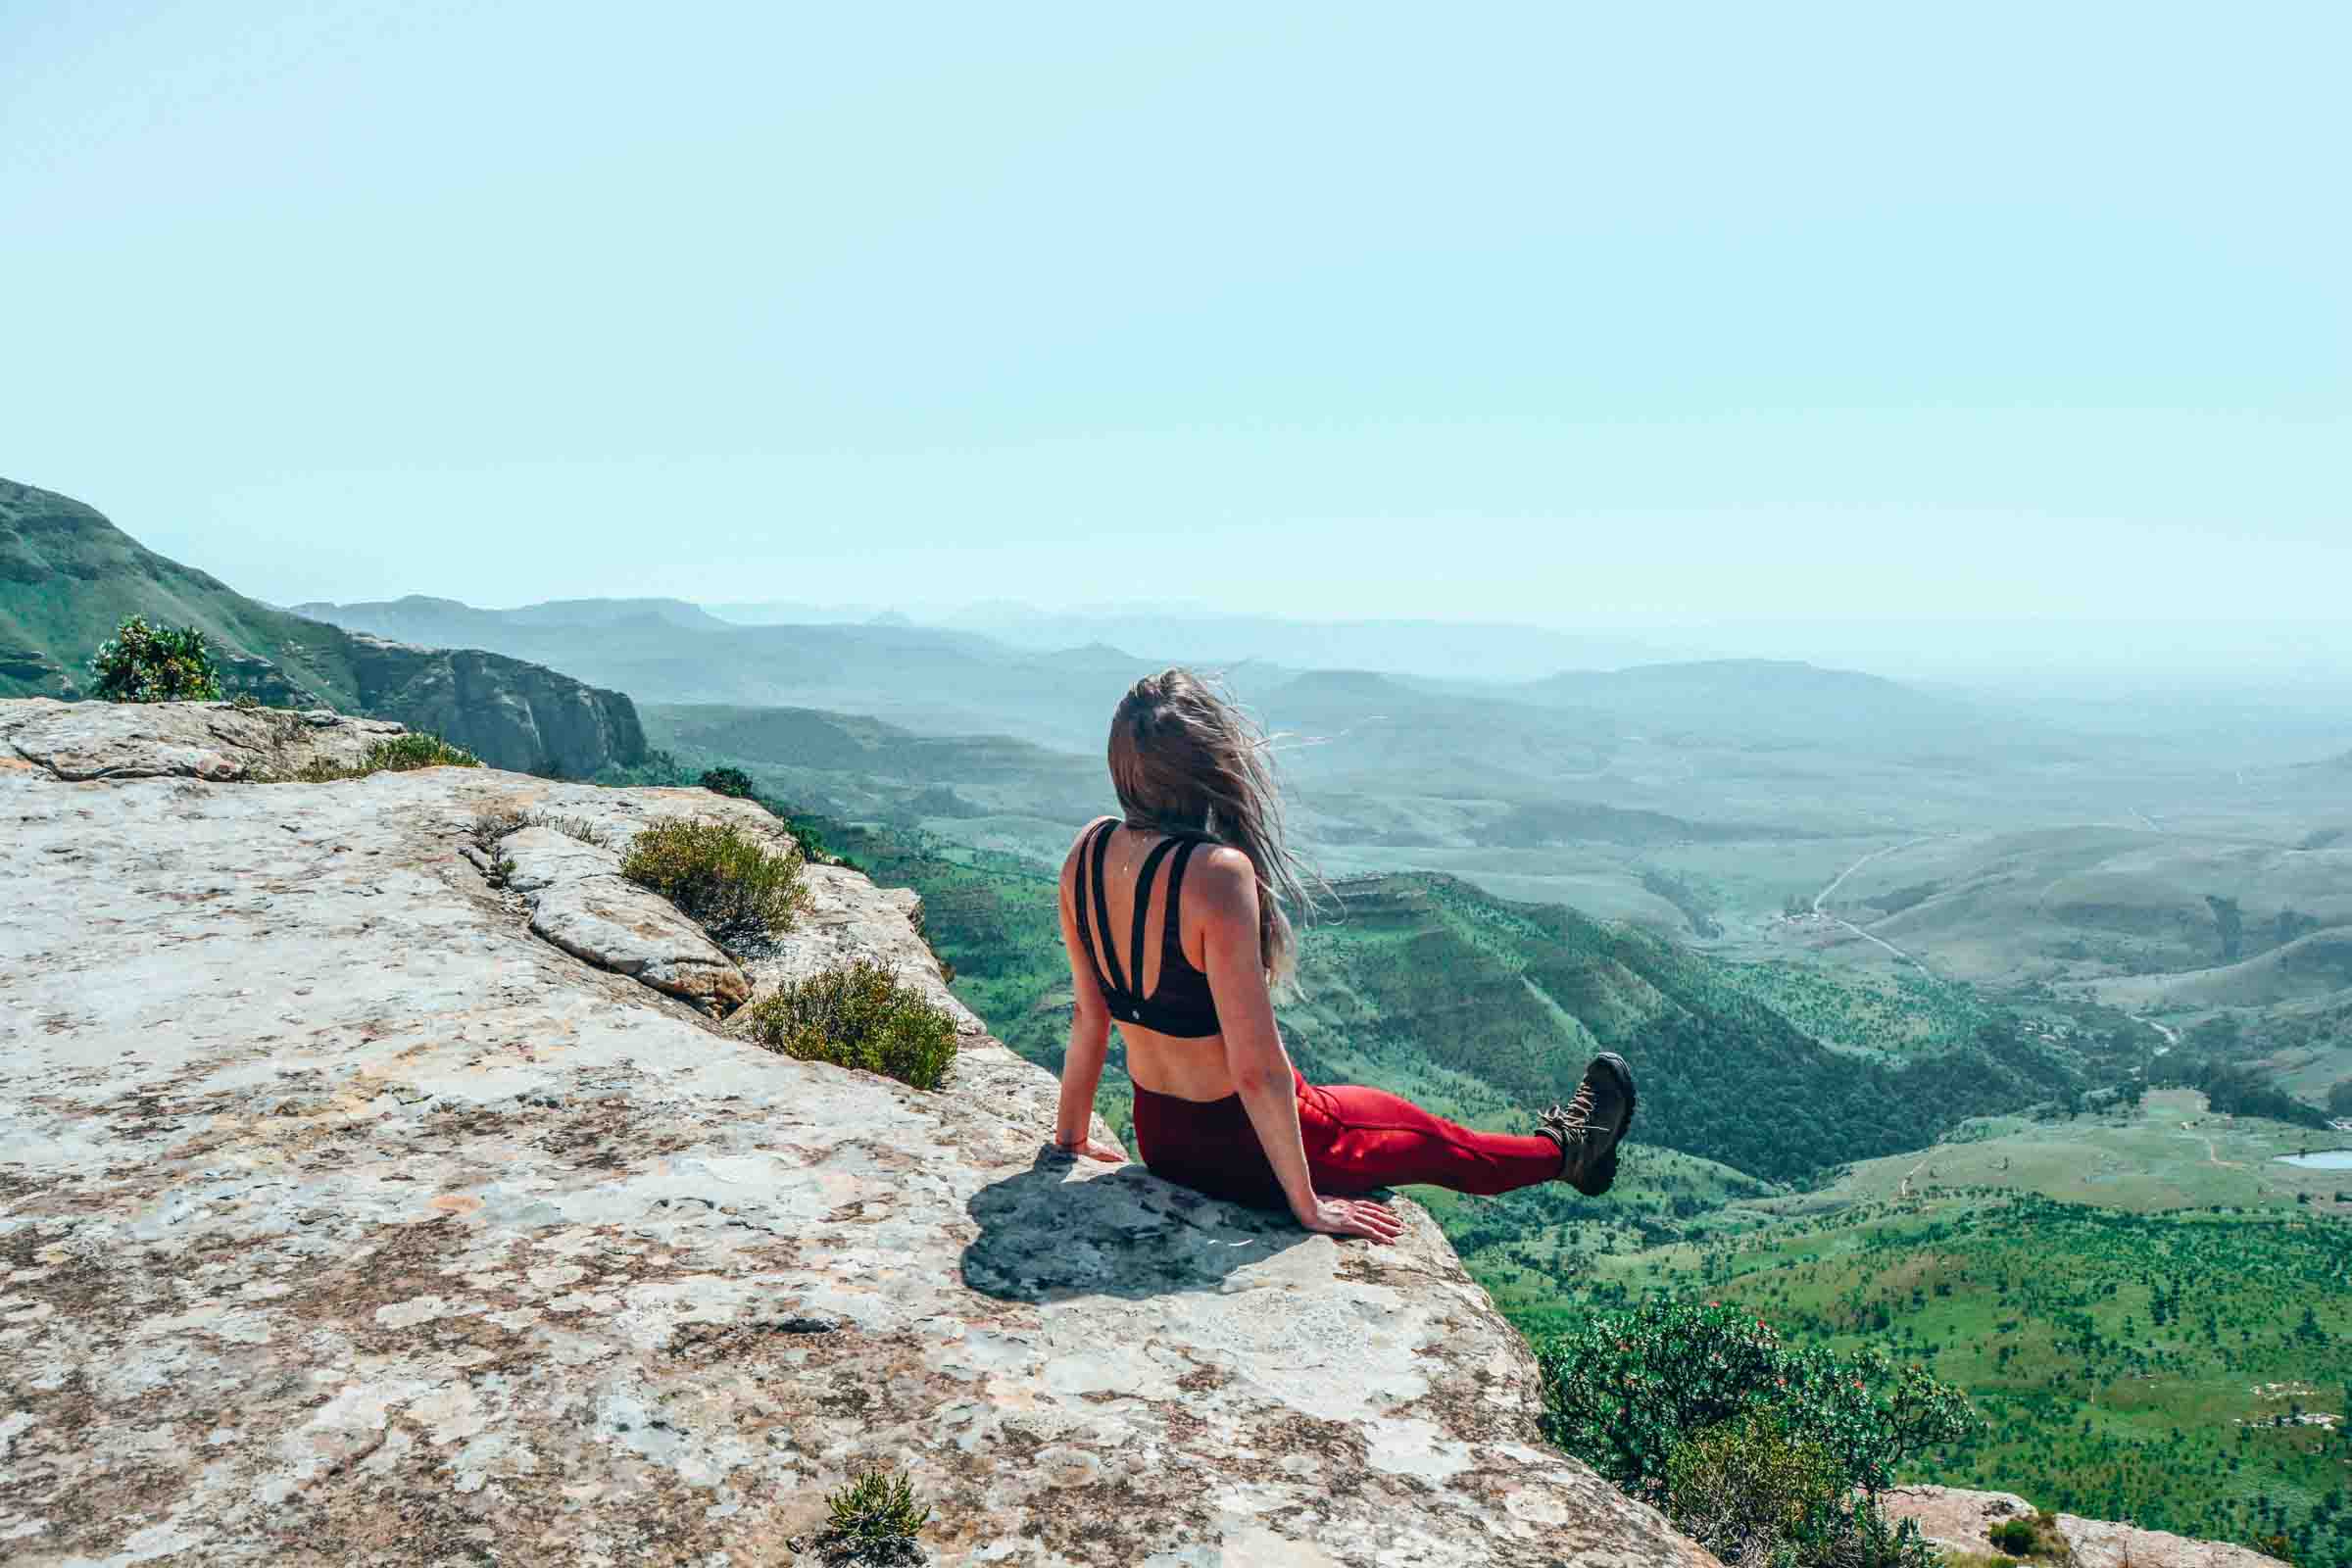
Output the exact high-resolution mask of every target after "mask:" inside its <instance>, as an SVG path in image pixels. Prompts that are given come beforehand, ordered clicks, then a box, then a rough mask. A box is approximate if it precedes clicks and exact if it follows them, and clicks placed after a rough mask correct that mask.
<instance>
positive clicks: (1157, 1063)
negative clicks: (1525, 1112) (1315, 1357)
mask: <svg viewBox="0 0 2352 1568" xmlns="http://www.w3.org/2000/svg"><path fill="white" fill-rule="evenodd" d="M1110 777H1111V783H1112V785H1113V786H1114V787H1115V788H1116V789H1117V791H1118V797H1119V804H1120V806H1121V807H1122V808H1124V809H1125V816H1124V818H1123V819H1121V818H1117V817H1103V818H1101V819H1099V820H1097V821H1095V822H1093V823H1090V824H1089V825H1088V826H1087V828H1086V830H1085V831H1084V832H1083V833H1081V834H1080V835H1079V836H1078V841H1077V842H1076V843H1075V844H1073V845H1072V846H1071V847H1070V853H1069V858H1067V859H1066V860H1065V861H1064V862H1063V864H1062V868H1061V937H1062V943H1063V945H1064V946H1065V947H1067V948H1068V950H1069V956H1070V974H1071V978H1072V980H1073V981H1074V982H1075V985H1076V992H1077V1011H1076V1015H1075V1017H1074V1018H1073V1019H1072V1021H1071V1024H1070V1049H1069V1054H1068V1057H1067V1059H1066V1060H1065V1061H1064V1063H1063V1066H1062V1073H1061V1109H1060V1114H1059V1117H1058V1120H1057V1121H1056V1123H1055V1131H1054V1142H1055V1144H1056V1145H1057V1147H1059V1148H1060V1149H1062V1150H1063V1151H1064V1152H1069V1153H1074V1154H1083V1155H1086V1156H1088V1157H1090V1158H1094V1159H1103V1160H1124V1159H1125V1158H1126V1157H1127V1156H1126V1154H1125V1153H1124V1152H1121V1151H1120V1149H1119V1148H1118V1146H1117V1145H1115V1144H1106V1143H1103V1142H1102V1141H1100V1140H1098V1139H1095V1138H1092V1137H1090V1136H1089V1131H1088V1129H1089V1128H1090V1126H1091V1125H1092V1122H1093V1118H1094V1107H1095V1089H1096V1087H1097V1086H1098V1085H1099V1084H1100V1083H1101V1082H1102V1078H1103V1058H1104V1056H1105V1054H1107V1053H1108V1051H1109V1049H1110V1025H1111V1023H1112V1022H1113V1021H1114V1020H1115V1021H1116V1022H1117V1023H1118V1025H1119V1032H1120V1035H1121V1037H1122V1038H1123V1039H1124V1040H1125V1041H1126V1045H1127V1075H1128V1077H1129V1078H1131V1079H1132V1080H1134V1083H1135V1139H1136V1143H1137V1145H1138V1146H1139V1148H1140V1150H1141V1152H1142V1154H1143V1159H1144V1163H1145V1164H1146V1165H1147V1166H1148V1167H1150V1168H1151V1170H1152V1172H1153V1173H1154V1174H1156V1175H1159V1176H1162V1177H1165V1178H1166V1179H1167V1180H1169V1181H1172V1182H1176V1183H1179V1184H1181V1185H1183V1186H1186V1187H1191V1188H1195V1189H1197V1190H1199V1191H1201V1192H1203V1193H1207V1194H1209V1195H1210V1196H1211V1197H1215V1198H1224V1199H1230V1200H1233V1201H1236V1202H1241V1203H1248V1204H1251V1205H1253V1206H1256V1207H1261V1208H1279V1207H1282V1206H1285V1205H1287V1206H1288V1207H1289V1208H1290V1210H1291V1212H1292V1213H1293V1214H1296V1215H1297V1216H1298V1217H1299V1224H1301V1225H1303V1226H1305V1227H1306V1228H1307V1229H1309V1230H1313V1231H1325V1232H1329V1233H1330V1234H1332V1235H1335V1236H1366V1237H1370V1238H1371V1239H1372V1240H1373V1241H1376V1242H1388V1241H1392V1240H1394V1239H1395V1238H1396V1237H1397V1233H1398V1232H1399V1231H1400V1230H1401V1229H1402V1224H1401V1222H1400V1221H1399V1220H1398V1219H1397V1216H1396V1214H1395V1212H1394V1211H1393V1210H1391V1209H1390V1208H1389V1207H1388V1206H1387V1205H1385V1204H1382V1203H1376V1202H1366V1201H1360V1200H1358V1198H1357V1197H1356V1195H1360V1194H1363V1193H1368V1192H1372V1191H1375V1190H1377V1189H1380V1188H1384V1187H1393V1186H1397V1185H1401V1184H1406V1183H1414V1182H1425V1183H1428V1184H1429V1185H1431V1186H1435V1187H1449V1188H1451V1189H1453V1190H1454V1191H1455V1192H1462V1193H1487V1194H1493V1193H1507V1192H1509V1191H1511V1190H1512V1189H1513V1188H1518V1187H1529V1186H1533V1185H1535V1184H1536V1183H1538V1182H1546V1181H1553V1180H1564V1181H1567V1182H1569V1183H1571V1184H1572V1185H1574V1186H1575V1188H1576V1189H1577V1190H1578V1191H1579V1192H1582V1193H1585V1194H1588V1195H1591V1196H1595V1197H1597V1196H1598V1195H1599V1194H1601V1193H1604V1192H1606V1191H1608V1188H1609V1183H1610V1182H1611V1181H1612V1180H1614V1179H1615V1177H1616V1174H1617V1145H1618V1143H1619V1141H1620V1140H1622V1139H1623V1138H1624V1137H1625V1130H1626V1127H1627V1126H1628V1124H1630V1123H1631V1122H1632V1120H1633V1116H1634V1079H1633V1074H1632V1073H1631V1072H1630V1071H1629V1070H1628V1069H1627V1067H1626V1065H1625V1062H1624V1060H1623V1058H1621V1057H1619V1056H1617V1055H1614V1054H1602V1055H1600V1056H1597V1057H1595V1058H1594V1059H1593V1063H1592V1065H1591V1066H1589V1067H1588V1068H1586V1069H1585V1077H1584V1082H1583V1084H1582V1085H1581V1086H1580V1087H1579V1088H1578V1090H1577V1092H1576V1096H1575V1098H1574V1099H1573V1100H1572V1101H1571V1102H1570V1103H1568V1104H1567V1105H1566V1106H1565V1107H1562V1106H1559V1105H1554V1106H1552V1107H1551V1108H1550V1109H1549V1110H1547V1111H1545V1112H1544V1114H1543V1116H1542V1117H1541V1118H1540V1125H1541V1128H1542V1131H1541V1133H1540V1134H1535V1135H1516V1134H1510V1133H1489V1132H1479V1131H1477V1130H1475V1129H1473V1128H1468V1127H1462V1126H1459V1125H1457V1124H1455V1123H1453V1122H1450V1121H1446V1120H1445V1119H1444V1118H1442V1117H1439V1116H1436V1115H1433V1114H1431V1113H1430V1112H1428V1111H1426V1110H1423V1109H1422V1108H1421V1107H1420V1106H1418V1105H1415V1104H1413V1103H1411V1102H1409V1101H1406V1100H1402V1099H1399V1098H1398V1097H1397V1096H1395V1095H1392V1094H1388V1093H1385V1092H1384V1091H1382V1090H1378V1089H1363V1088H1357V1087H1354V1086H1351V1085H1348V1086H1339V1087H1333V1088H1318V1087H1316V1086H1315V1085H1313V1084H1310V1083H1308V1082H1307V1081H1306V1080H1305V1078H1303V1077H1302V1076H1300V1075H1299V1071H1298V1070H1297V1069H1296V1068H1294V1067H1293V1066H1292V1065H1291V1060H1290V1057H1289V1055H1288V1054H1286V1053H1285V1052H1284V1050H1283V1046H1282V1036H1281V1035H1280V1034H1279V1033H1278V1032H1277V1031H1276V1029H1275V1026H1274V1004H1273V999H1272V996H1271V992H1270V988H1271V986H1272V985H1273V984H1275V983H1276V982H1277V981H1279V980H1280V979H1281V978H1283V977H1285V976H1286V975H1287V974H1288V973H1289V972H1290V969H1291V967H1292V964H1293V961H1294V958H1295V956H1296V955H1295V947H1296V939H1295V938H1294V936H1293V934H1292V930H1291V924H1290V921H1289V920H1288V919H1286V918H1285V917H1284V914H1283V910H1282V906H1283V905H1284V903H1286V902H1288V903H1291V904H1294V905H1298V906H1299V907H1302V908H1303V907H1305V906H1306V904H1307V900H1306V895H1305V891H1304V889H1303V888H1302V887H1301V885H1300V881H1299V870H1300V868H1299V862H1298V860H1297V858H1295V857H1294V856H1293V855H1292V853H1291V851H1290V850H1289V848H1288V846H1287V845H1286V844H1285V842H1284V835H1283V824H1282V803H1281V800H1280V797H1279V795H1278V793H1277V791H1276V789H1275V786H1274V775H1273V770H1272V768H1271V766H1270V765H1269V763H1268V760H1267V757H1266V740H1265V737H1264V736H1263V734H1261V733H1260V732H1259V731H1258V730H1257V729H1256V728H1255V727H1254V726H1253V725H1251V724H1250V722H1249V720H1247V719H1246V718H1245V717H1244V716H1243V715H1242V714H1241V712H1240V711H1237V710H1236V709H1235V708H1234V707H1233V705H1232V704H1231V703H1229V702H1226V701H1224V700H1223V699H1222V698H1220V697H1219V696H1218V695H1217V694H1216V693H1215V692H1213V691H1211V690H1210V689H1209V688H1208V687H1207V686H1206V685H1204V684H1203V683H1202V682H1201V681H1200V680H1199V679H1197V678H1195V677H1194V676H1193V675H1191V674H1190V673H1188V672H1187V671H1185V670H1181V669H1171V670H1168V671H1167V672H1165V673H1164V674H1159V675H1153V676H1151V677H1150V678H1148V679H1145V680H1140V681H1138V682H1136V684H1135V687H1134V689H1133V690H1132V691H1130V692H1128V694H1127V696H1126V698H1125V700H1124V701H1122V702H1121V703H1120V704H1119V708H1118V711H1117V712H1116V713H1115V714H1114V715H1112V718H1111V724H1110Z"/></svg>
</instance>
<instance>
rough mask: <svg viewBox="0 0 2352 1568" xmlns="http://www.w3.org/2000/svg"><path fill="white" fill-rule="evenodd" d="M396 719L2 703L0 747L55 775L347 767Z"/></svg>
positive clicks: (248, 773) (187, 774) (204, 707)
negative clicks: (322, 765)
mask: <svg viewBox="0 0 2352 1568" xmlns="http://www.w3.org/2000/svg"><path fill="white" fill-rule="evenodd" d="M405 733H406V730H405V728H404V726H402V725H399V724H395V723H391V722H388V721H385V720H381V719H371V718H344V717H341V716H340V715H337V714H334V713H331V712H329V713H318V712H313V713H291V712H287V711H284V710H282V709H271V708H257V709H250V710H239V709H235V708H232V707H230V706H229V705H228V704H226V703H59V702H49V701H44V700H40V699H34V700H31V701H25V702H13V703H0V748H4V749H5V750H4V751H0V755H10V754H13V755H14V756H15V757H16V758H17V759H19V760H23V761H25V762H29V763H31V764H33V765H34V766H36V767H40V768H44V769H46V770H48V771H49V772H51V773H54V774H56V775H57V776H58V777H59V778H61V779H66V780H81V779H94V778H154V777H178V778H201V779H211V780H214V781H217V782H228V781H231V780H263V779H274V778H290V777H292V776H293V775H295V774H297V773H299V772H301V771H302V769H303V768H305V767H307V766H309V765H310V764H311V763H313V762H316V761H325V762H332V763H336V764H338V765H341V766H347V767H348V766H351V765H353V764H355V763H357V762H358V761H359V760H361V759H362V758H363V757H365V756H367V755H368V750H369V749H370V748H371V747H374V746H375V745H377V744H378V743H380V742H382V741H385V740H388V739H390V738H391V737H393V736H395V735H400V734H405Z"/></svg>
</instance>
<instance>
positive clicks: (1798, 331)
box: [0, 0, 2352, 626]
mask: <svg viewBox="0 0 2352 1568" xmlns="http://www.w3.org/2000/svg"><path fill="white" fill-rule="evenodd" d="M861 10H862V17H863V20H860V17H859V16H858V15H857V13H860V11H861ZM2347 59H2352V7H2346V6H2344V5H2342V4H2340V3H2327V4H2312V5H2307V6H2270V5H2259V4H2256V5H2246V6H2230V7H2216V6H2198V7H2163V6H2154V5H2148V4H2144V3H2135V4H2131V5H2113V6H2103V5H2102V6H2093V5H2068V6H2050V5H2041V4H2037V5H2033V6H2017V7H1995V6H1985V5H1977V6H1967V7H1944V8H1938V9H1936V10H1935V11H1933V12H1930V11H1926V10H1923V9H1922V8H1917V7H1888V6H1885V5H1867V6H1864V5H1857V6H1851V7H1816V6H1802V5H1797V6H1776V7H1759V6H1748V5H1740V6H1730V5H1727V6H1721V7H1663V6H1650V7H1630V6H1618V7H1597V6H1592V7H1566V6H1555V5H1544V6H1531V7H1527V8H1505V7H1447V8H1433V7H1429V6H1410V7H1383V6H1367V5H1362V4H1349V5H1345V6H1338V5H1334V6H1279V7H1269V6H1263V5H1251V6H1246V7H1219V6H1202V5H1194V6H1186V7H1180V8H1152V9H1139V8H1134V7H1103V6H1093V5H1090V6H1084V7H1068V8H1058V7H1055V8H1049V7H1043V6H1035V5H1010V6H985V7H983V6H954V7H949V6H933V7H898V8H888V9H884V10H874V9H872V8H854V7H835V6H828V7H795V6H781V5H775V4H744V5H691V4H683V5H675V6H664V7H648V6H643V5H633V6H628V7H606V6H599V5H590V4H582V3H579V0H564V3H563V4H560V5H559V4H508V5H496V6H478V5H471V4H467V5H441V4H430V3H408V4H402V5H398V6H394V5H388V4H379V5H372V6H364V7H363V6H352V5H338V4H331V3H321V0H302V3H301V4H298V5H296V4H287V5H277V4H272V3H270V0H238V3H236V4H221V5H202V4H188V5H116V4H107V3H104V0H76V3H73V4H65V3H60V0H0V213H4V214H5V215H6V225H7V228H6V232H7V235H8V239H7V243H6V244H5V246H0V302H5V304H4V305H0V309H4V310H5V312H6V320H5V332H4V333H0V474H6V475H7V476H10V477H14V478H19V479H23V480H25V481H28V482H31V483H35V484H40V485H46V486H49V487H51V488H55V489H61V490H65V491H68V492H70V493H72V494H73V495H76V496H79V497H81V498H82V499H84V500H87V501H89V502H91V503H93V504H94V505H96V506H98V507H99V508H101V509H102V510H104V511H106V512H107V513H108V514H109V515H112V516H113V517H114V518H115V520H116V521H118V522H119V523H121V524H122V525H123V526H124V527H125V528H127V529H128V530H130V531H131V532H132V533H133V534H135V535H137V536H138V537H140V538H141V539H143V540H144V541H145V542H147V543H148V544H150V545H152V546H154V547H155V548H157V549H159V550H162V551H163V552H165V553H166V554H169V555H172V556H174V557H177V558H179V559H181V560H185V561H188V562H190V563H193V564H199V565H202V566H204V567H206V568H208V569H210V570H213V571H215V572H217V573H219V574H220V575H221V576H222V577H224V578H226V579H227V580H229V581H230V582H231V583H233V584H234V585H236V586H238V587H240V588H242V589H244V590H246V591H247V592H250V593H254V594H257V595H260V596H262V597H266V598H270V599H273V600H277V601H281V602H290V601H295V600H300V599H306V598H317V597H331V598H338V599H353V598H376V597H386V596H390V595H394V594H398V593H403V592H412V591H423V592H433V593H442V594H449V595H453V596H456V597H460V598H465V599H467V600H470V601H472V602H474V603H477V604H482V603H487V604H505V603H516V602H521V601H525V600H530V599H538V598H547V597H556V596H570V595H588V594H619V593H671V594H678V595H681V596H685V597H689V598H700V599H706V600H748V599H762V598H789V599H809V600H828V601H841V600H858V601H867V602H877V601H878V602H892V603H904V604H909V605H916V606H919V605H923V604H934V603H947V602H955V601H962V600H967V599H973V598H980V597H997V596H1002V597H1013V598H1021V599H1026V600H1029V601H1032V602H1036V603H1040V604H1047V605H1055V604H1069V603H1082V602H1093V601H1103V600H1133V599H1138V598H1145V597H1150V596H1152V595H1154V594H1157V593H1162V592H1165V593H1166V594H1168V595H1169V596H1170V597H1181V598H1185V599H1189V600H1195V601H1204V602H1209V603H1215V604H1222V605H1227V606H1230V607H1233V608H1237V609H1249V610H1277V611H1287V612H1291V613H1302V614H1309V615H1335V614H1349V613H1365V614H1384V615H1389V614H1416V613H1418V614H1432V615H1439V616H1446V617H1456V616H1481V617H1486V616H1495V617H1511V618H1520V619H1531V620H1538V621H1544V622H1549V623H1554V624H1565V625H1574V624H1577V623H1578V622H1579V621H1580V620H1581V619H1583V618H1585V617H1601V616H1605V617H1614V618H1628V617H1630V618H1637V619H1639V618H1643V617H1648V616H1665V617H1691V618H1697V619H1716V620H1719V619H1723V618H1726V617H1731V618H1747V617H1754V616H1769V615H1775V614H1780V613H1789V614H1792V615H1798V616H1815V617H1819V616H1840V615H1848V614H1852V615H1860V616H1865V617H1869V618H1872V619H1874V620H1876V621H1879V622H1882V623H1884V622H1889V621H1890V622H1892V623H1894V624H1896V625H1898V626H1899V624H1900V623H1901V622H1902V621H1904V620H1905V619H1907V618H1909V617H1912V616H1918V617H1921V618H1923V619H1926V620H1930V621H1935V620H1947V619H1950V618H1953V617H1957V616H1969V615H1976V614H1983V613H1997V614H2001V615H2005V616H2022V617H2027V618H2029V619H2030V618H2033V617H2039V616H2095V617H2110V616H2128V617H2133V618H2138V619H2142V620H2146V619H2154V620H2157V621H2163V620H2167V619H2173V618H2179V617H2187V618H2192V619H2223V620H2229V621H2246V620H2252V619H2259V618H2263V617H2268V616H2274V615H2275V616H2280V617H2285V618H2289V619H2294V620H2305V621H2309V620H2327V621H2334V622H2336V623H2338V624H2341V623H2342V622H2343V621H2344V619H2345V618H2346V617H2345V614H2344V587H2345V584H2346V583H2347V582H2352V417H2348V415H2352V202H2347V201H2346V199H2345V183H2344V182H2345V173H2344V161H2345V155H2346V151H2347V149H2348V148H2352V112H2348V111H2347V104H2348V103H2352V96H2348V95H2347V94H2346V92H2345V90H2344V86H2343V77H2342V73H2343V67H2344V63H2345V61H2346V60H2347Z"/></svg>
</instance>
